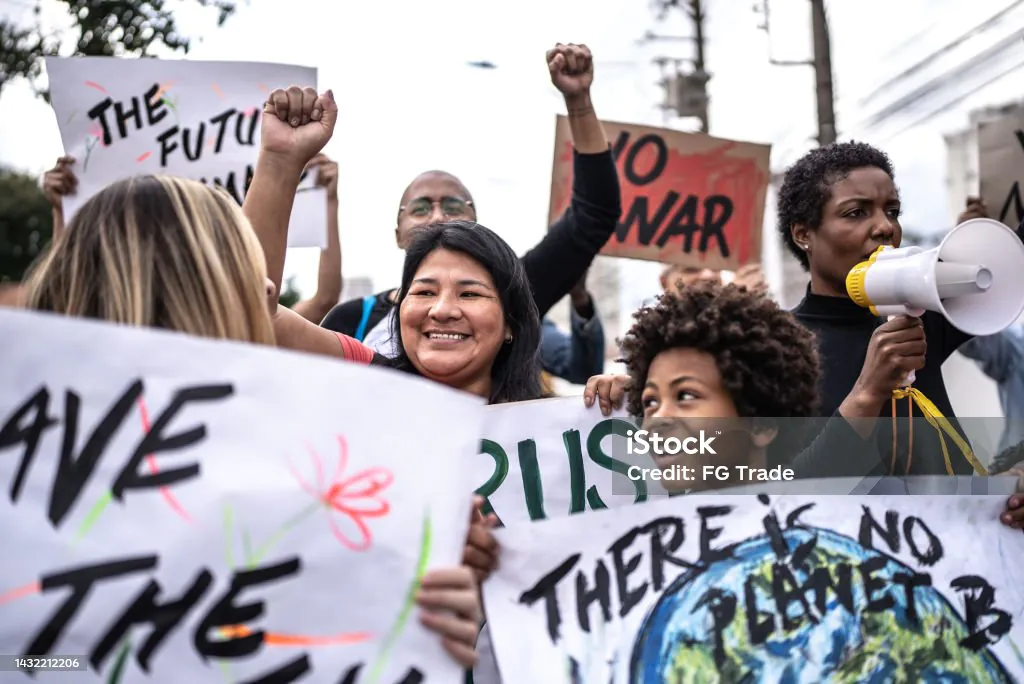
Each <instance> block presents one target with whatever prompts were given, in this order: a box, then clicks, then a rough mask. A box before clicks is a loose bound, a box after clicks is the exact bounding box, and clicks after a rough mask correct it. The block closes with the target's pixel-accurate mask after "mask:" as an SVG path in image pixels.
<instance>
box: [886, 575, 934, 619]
mask: <svg viewBox="0 0 1024 684" xmlns="http://www.w3.org/2000/svg"><path fill="white" fill-rule="evenodd" d="M892 581H893V582H894V583H895V584H898V585H900V586H901V587H903V594H904V596H905V597H906V599H907V617H908V618H909V619H910V620H911V621H913V622H915V623H916V622H917V619H918V618H917V599H916V597H915V596H914V590H915V589H917V588H918V587H930V586H931V585H932V577H931V575H927V574H925V573H921V572H911V573H907V572H897V573H896V574H894V575H893V577H892Z"/></svg>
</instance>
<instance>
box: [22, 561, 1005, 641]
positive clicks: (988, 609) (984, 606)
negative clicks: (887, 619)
mask: <svg viewBox="0 0 1024 684" xmlns="http://www.w3.org/2000/svg"><path fill="white" fill-rule="evenodd" d="M950 587H952V588H953V589H954V590H955V591H958V592H960V593H962V594H963V597H964V620H965V621H966V622H967V629H968V630H969V631H970V634H968V635H967V636H966V637H965V638H963V639H961V640H960V645H961V646H964V647H965V648H969V649H971V650H974V651H980V650H981V649H982V648H984V647H985V646H987V645H990V644H994V643H996V642H997V641H999V640H1000V639H1001V638H1003V637H1004V636H1006V635H1007V634H1009V633H1010V628H1011V627H1012V626H1013V618H1011V617H1010V614H1009V613H1007V612H1006V611H1005V610H1000V609H998V608H996V607H995V599H996V591H995V589H993V588H992V585H990V584H989V583H988V582H986V581H985V580H984V579H983V578H981V577H978V576H977V575H965V576H963V577H957V578H956V579H955V580H953V581H952V582H951V583H950ZM981 618H990V620H991V621H990V622H989V623H988V624H987V625H984V626H982V625H981ZM29 653H33V651H29Z"/></svg>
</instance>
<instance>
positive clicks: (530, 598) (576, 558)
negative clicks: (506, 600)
mask: <svg viewBox="0 0 1024 684" xmlns="http://www.w3.org/2000/svg"><path fill="white" fill-rule="evenodd" d="M579 562H580V554H578V553H577V554H576V555H573V556H569V558H567V559H566V560H565V561H564V562H563V563H562V564H561V565H559V566H558V567H557V568H555V569H554V570H552V571H551V572H549V573H548V574H546V575H544V576H543V577H541V578H540V580H538V581H537V583H536V584H535V585H533V587H531V588H530V589H527V590H526V591H524V592H523V593H522V594H521V595H520V596H519V603H521V604H523V605H525V606H532V605H533V604H534V603H536V602H537V601H538V600H540V599H542V598H543V599H544V609H545V612H546V615H547V625H548V636H549V637H551V643H553V644H557V643H558V639H559V633H558V627H559V625H561V624H562V616H561V612H560V611H559V610H558V594H557V593H556V591H555V589H556V587H557V586H558V583H559V582H561V581H562V580H563V579H565V578H566V576H568V574H569V572H570V571H571V570H572V569H573V568H574V567H576V564H577V563H579Z"/></svg>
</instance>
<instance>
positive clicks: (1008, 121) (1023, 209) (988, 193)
mask: <svg viewBox="0 0 1024 684" xmlns="http://www.w3.org/2000/svg"><path fill="white" fill-rule="evenodd" d="M978 165H979V175H980V177H981V181H980V183H981V198H982V199H983V200H984V201H985V204H986V205H987V206H988V211H989V215H990V216H991V217H992V218H994V219H996V220H998V221H1002V222H1003V223H1005V224H1006V225H1007V226H1009V227H1010V228H1013V229H1014V230H1016V229H1017V226H1019V225H1020V222H1021V221H1024V187H1022V185H1024V112H1021V111H1020V110H1017V111H1015V112H1013V113H1011V114H1007V115H1006V116H1003V117H1001V118H999V119H996V120H994V121H983V122H981V123H979V124H978Z"/></svg>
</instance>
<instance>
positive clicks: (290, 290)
mask: <svg viewBox="0 0 1024 684" xmlns="http://www.w3.org/2000/svg"><path fill="white" fill-rule="evenodd" d="M281 289H282V290H283V292H281V296H280V297H278V299H277V301H279V302H280V303H281V306H283V307H286V308H289V309H290V308H292V307H293V306H295V305H296V304H298V303H299V301H300V300H301V299H302V293H301V292H299V288H297V287H296V286H295V276H292V277H291V278H288V280H286V281H285V283H284V287H283V288H281Z"/></svg>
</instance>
